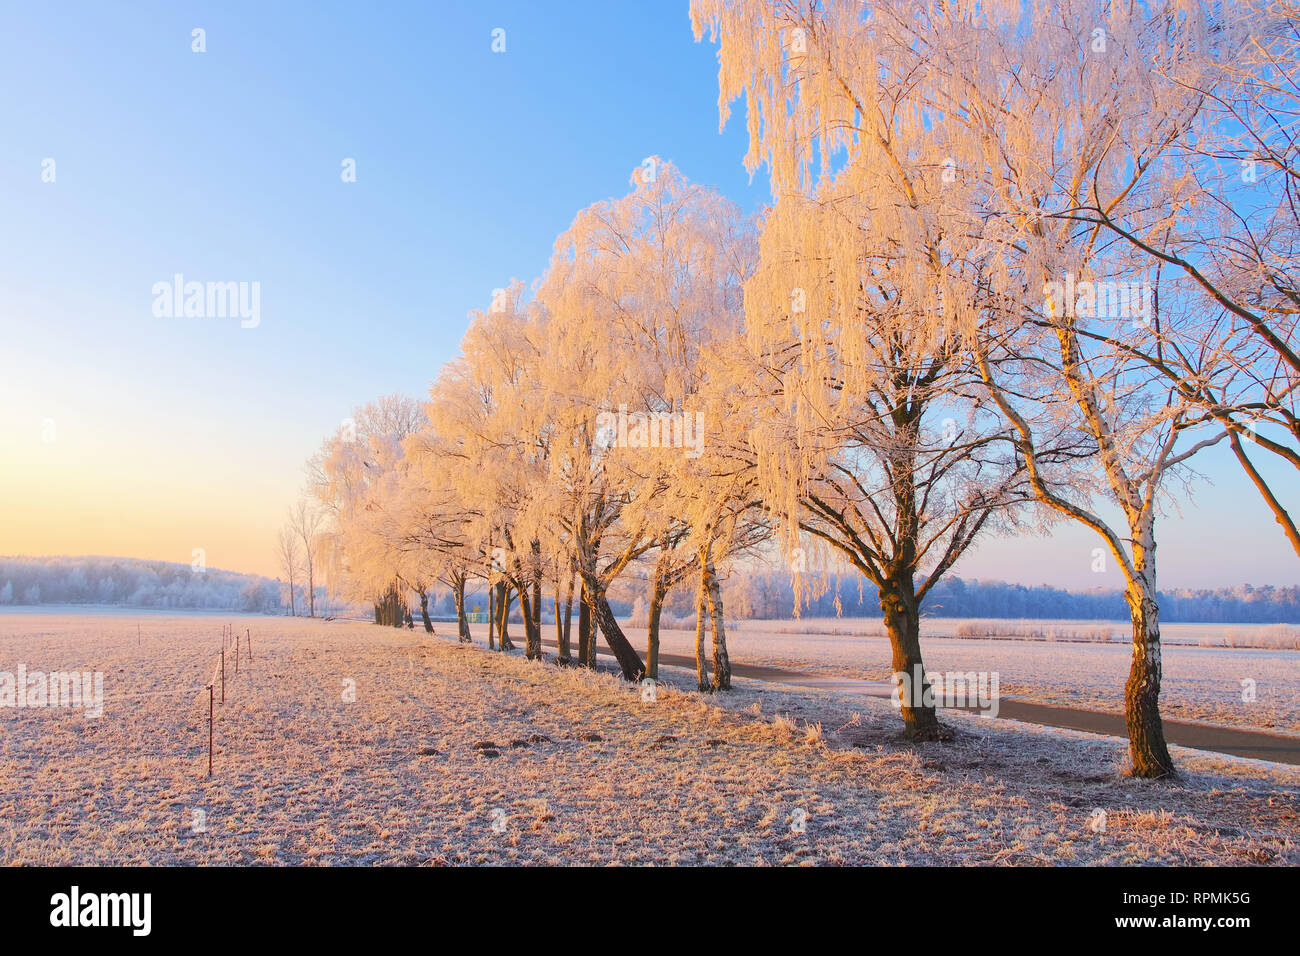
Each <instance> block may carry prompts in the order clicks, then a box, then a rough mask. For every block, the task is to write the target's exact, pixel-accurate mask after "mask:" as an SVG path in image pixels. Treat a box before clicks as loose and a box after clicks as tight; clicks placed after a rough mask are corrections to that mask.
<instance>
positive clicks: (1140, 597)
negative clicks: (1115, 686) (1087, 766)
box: [1124, 513, 1174, 778]
mask: <svg viewBox="0 0 1300 956" xmlns="http://www.w3.org/2000/svg"><path fill="white" fill-rule="evenodd" d="M1154 524H1155V517H1154V515H1151V514H1150V513H1147V514H1144V515H1143V516H1142V518H1141V520H1140V521H1139V522H1137V525H1138V526H1137V527H1136V528H1134V529H1133V571H1134V574H1133V578H1134V580H1132V581H1130V582H1129V586H1128V588H1127V591H1126V595H1125V596H1126V598H1127V599H1128V605H1129V614H1130V616H1131V617H1132V619H1133V663H1132V666H1131V667H1130V668H1129V675H1128V682H1127V683H1126V684H1125V685H1124V722H1125V724H1126V725H1127V727H1128V741H1129V743H1128V746H1129V755H1130V757H1131V758H1132V761H1133V775H1134V776H1136V777H1148V778H1152V777H1164V776H1167V775H1169V774H1171V773H1173V772H1174V762H1173V759H1172V758H1171V757H1170V756H1169V747H1168V745H1167V744H1166V743H1165V729H1164V724H1163V723H1162V722H1161V720H1160V677H1161V654H1160V605H1159V604H1158V603H1157V601H1156V568H1155V549H1156V545H1155V532H1154Z"/></svg>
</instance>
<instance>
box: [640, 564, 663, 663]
mask: <svg viewBox="0 0 1300 956" xmlns="http://www.w3.org/2000/svg"><path fill="white" fill-rule="evenodd" d="M667 594H668V589H667V588H665V587H664V583H663V578H662V577H660V576H658V575H656V576H655V578H654V579H653V580H652V581H651V582H650V619H649V620H648V621H647V622H646V649H645V676H646V677H649V678H650V679H651V680H658V679H659V619H660V618H661V617H662V616H663V609H664V598H665V597H666V596H667Z"/></svg>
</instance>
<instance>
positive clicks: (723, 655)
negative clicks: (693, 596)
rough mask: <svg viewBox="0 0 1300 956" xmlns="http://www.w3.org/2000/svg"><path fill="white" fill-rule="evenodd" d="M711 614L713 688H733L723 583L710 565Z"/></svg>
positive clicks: (708, 592) (709, 594)
mask: <svg viewBox="0 0 1300 956" xmlns="http://www.w3.org/2000/svg"><path fill="white" fill-rule="evenodd" d="M708 573H709V586H708V590H707V591H706V592H705V593H706V594H707V595H708V599H709V616H710V617H711V618H712V619H713V685H712V686H713V690H731V658H730V657H728V656H727V625H726V622H725V621H724V620H723V613H722V585H721V584H720V583H719V582H718V576H717V575H716V574H715V573H714V571H713V566H712V564H710V566H709V572H708Z"/></svg>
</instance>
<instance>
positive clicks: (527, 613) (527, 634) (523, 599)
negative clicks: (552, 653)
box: [519, 581, 542, 661]
mask: <svg viewBox="0 0 1300 956" xmlns="http://www.w3.org/2000/svg"><path fill="white" fill-rule="evenodd" d="M529 590H530V589H529V588H520V589H519V609H520V610H521V611H523V614H524V657H526V658H527V659H528V660H530V661H540V660H541V659H542V601H541V597H542V595H541V588H540V586H539V585H538V583H537V582H536V581H534V582H533V586H532V588H531V590H532V594H531V595H530V594H529Z"/></svg>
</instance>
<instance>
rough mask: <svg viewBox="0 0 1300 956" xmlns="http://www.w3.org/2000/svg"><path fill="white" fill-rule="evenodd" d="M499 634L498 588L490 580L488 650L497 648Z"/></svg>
mask: <svg viewBox="0 0 1300 956" xmlns="http://www.w3.org/2000/svg"><path fill="white" fill-rule="evenodd" d="M496 635H497V589H496V588H495V587H493V585H492V582H491V581H489V582H488V650H489V651H494V650H496V647H497V644H496Z"/></svg>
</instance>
